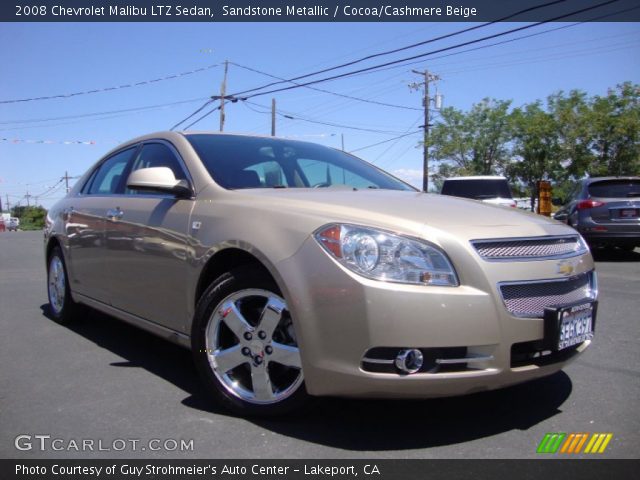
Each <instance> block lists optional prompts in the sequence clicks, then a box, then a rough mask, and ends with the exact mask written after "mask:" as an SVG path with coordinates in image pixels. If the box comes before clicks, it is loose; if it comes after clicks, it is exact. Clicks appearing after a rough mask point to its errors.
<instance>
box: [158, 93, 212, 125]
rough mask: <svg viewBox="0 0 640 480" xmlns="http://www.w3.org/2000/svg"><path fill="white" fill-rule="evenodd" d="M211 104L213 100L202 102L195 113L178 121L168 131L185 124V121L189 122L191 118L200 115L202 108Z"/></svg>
mask: <svg viewBox="0 0 640 480" xmlns="http://www.w3.org/2000/svg"><path fill="white" fill-rule="evenodd" d="M212 102H213V98H209V100H207V101H206V102H204V103H203V104H202V106H201V107H200V108H198V109H197V110H196V111H195V112H193V113H192V114H190V115H189V116H188V117H186V118H183V119H182V120H180V121H179V122H178V123H176V124H175V125H174V126H173V127H171V128H170V129H169V130H173V129H174V128H177V127H178V126H179V125H180V124H182V123H184V122H186V121H187V120H189V119H190V118H191V117H193V116H194V115H196V114H198V113H200V112H201V111H202V110H204V108H205V107H206V106H207V105H209V104H211V103H212Z"/></svg>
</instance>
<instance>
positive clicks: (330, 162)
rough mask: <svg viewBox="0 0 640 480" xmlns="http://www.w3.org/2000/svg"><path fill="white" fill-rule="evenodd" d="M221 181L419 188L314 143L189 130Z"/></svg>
mask: <svg viewBox="0 0 640 480" xmlns="http://www.w3.org/2000/svg"><path fill="white" fill-rule="evenodd" d="M186 138H187V139H188V140H189V142H190V143H191V145H192V146H193V148H194V149H195V150H196V152H197V153H198V155H199V156H200V159H201V160H202V163H203V164H204V166H205V167H206V169H207V170H208V171H209V174H210V175H211V177H213V179H214V180H215V181H216V183H218V184H219V185H221V186H223V187H224V188H228V189H240V188H310V187H314V188H322V187H341V186H342V187H347V188H357V189H366V188H371V189H378V188H379V189H385V190H414V189H413V188H412V187H411V186H409V185H408V184H406V183H404V182H402V181H400V180H398V179H396V178H394V177H392V176H391V175H389V174H387V173H385V172H383V171H382V170H379V169H377V168H375V167H374V166H372V165H370V164H368V163H366V162H365V161H363V160H360V159H358V158H356V157H354V156H352V155H349V154H346V153H344V152H340V151H338V150H334V149H332V148H328V147H324V146H322V145H316V144H313V143H306V142H298V141H289V140H282V139H274V138H263V137H243V136H235V135H211V134H189V135H186Z"/></svg>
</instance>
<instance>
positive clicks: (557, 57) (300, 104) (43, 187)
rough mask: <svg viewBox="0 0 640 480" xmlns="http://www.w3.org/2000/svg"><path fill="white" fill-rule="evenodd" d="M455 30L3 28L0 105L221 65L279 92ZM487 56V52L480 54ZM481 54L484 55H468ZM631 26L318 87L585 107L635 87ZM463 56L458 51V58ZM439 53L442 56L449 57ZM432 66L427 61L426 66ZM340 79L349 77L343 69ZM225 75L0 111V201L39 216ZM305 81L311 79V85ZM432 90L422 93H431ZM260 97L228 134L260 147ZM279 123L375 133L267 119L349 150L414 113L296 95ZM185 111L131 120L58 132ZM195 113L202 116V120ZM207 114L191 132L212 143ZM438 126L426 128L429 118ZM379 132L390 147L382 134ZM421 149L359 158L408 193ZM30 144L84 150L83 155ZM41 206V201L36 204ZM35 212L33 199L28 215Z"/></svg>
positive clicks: (563, 33)
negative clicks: (102, 162)
mask: <svg viewBox="0 0 640 480" xmlns="http://www.w3.org/2000/svg"><path fill="white" fill-rule="evenodd" d="M471 25H472V24H469V23H466V24H455V23H335V24H327V23H323V24H317V23H265V24H259V23H216V24H205V23H196V24H181V23H165V24H162V23H145V24H135V23H130V24H128V23H112V24H104V23H102V24H101V23H76V24H70V23H44V24H37V23H31V24H3V25H2V27H1V28H0V58H2V61H3V74H2V76H1V77H0V101H2V100H13V99H22V98H31V97H39V96H48V95H57V94H66V93H73V92H78V91H86V90H92V89H99V88H106V87H112V86H118V85H122V84H129V83H135V82H140V81H144V80H150V79H155V78H159V77H164V76H166V75H170V74H175V73H181V72H186V71H190V70H193V69H196V68H201V67H206V66H208V65H212V64H218V63H222V62H224V60H226V59H228V60H230V61H232V62H236V63H238V64H241V65H246V66H248V67H251V68H254V69H258V70H262V71H265V72H268V73H271V74H273V75H277V76H281V77H287V78H290V77H292V76H296V75H301V74H304V73H307V72H310V71H313V70H318V69H321V68H325V67H329V66H333V65H336V64H339V63H343V62H346V61H349V60H352V59H356V58H359V57H362V56H365V55H367V54H371V53H376V52H379V51H384V50H389V49H393V48H397V47H401V46H404V45H408V44H411V43H415V42H419V41H422V40H426V39H429V38H432V37H435V36H438V35H441V34H444V33H448V32H453V31H457V30H461V29H463V28H466V27H468V26H471ZM522 25H525V24H511V23H502V24H496V25H492V26H489V27H486V28H482V29H479V30H477V31H475V32H470V33H467V34H464V35H460V36H457V37H454V38H451V39H448V40H444V41H441V42H437V43H434V44H431V45H427V46H423V47H419V48H416V49H412V50H409V51H406V52H402V53H399V54H395V55H391V56H389V57H384V58H382V59H378V60H376V61H373V62H367V63H363V64H361V65H362V66H368V65H372V64H375V63H381V62H382V61H384V60H387V59H388V60H393V59H397V58H401V57H405V56H410V55H414V54H419V53H423V52H427V51H430V50H433V49H436V48H441V47H446V46H448V45H454V44H456V43H459V42H462V41H466V40H471V39H474V38H478V37H481V36H485V35H489V34H491V33H497V32H500V31H504V30H508V29H510V28H515V27H518V26H522ZM564 25H567V24H560V23H555V24H550V25H543V26H538V27H535V28H531V29H529V30H526V31H524V32H520V33H516V34H513V35H509V36H505V37H501V38H500V39H497V40H494V41H493V42H495V41H499V40H505V39H510V38H514V37H518V36H522V35H527V34H531V33H537V32H542V31H544V30H551V29H556V28H558V27H561V26H564ZM487 43H491V42H487ZM478 45H481V44H478ZM639 47H640V24H638V23H615V24H612V23H591V24H581V25H577V26H572V27H569V28H564V29H560V30H556V31H552V32H548V33H545V34H541V35H538V36H534V37H530V38H526V39H523V40H519V41H514V42H511V43H507V44H503V45H499V46H495V47H491V48H486V49H482V50H478V51H475V52H468V53H463V54H459V55H454V56H450V57H447V58H430V57H426V58H425V59H424V60H423V61H421V62H420V63H418V64H415V65H411V66H404V67H399V68H394V69H389V70H385V71H381V72H377V73H372V74H366V75H358V76H354V77H352V78H348V79H341V80H336V81H331V82H326V83H322V84H319V85H317V87H319V88H323V89H327V90H331V91H333V92H337V93H341V94H346V95H351V96H356V97H361V98H365V99H371V100H375V101H378V102H386V103H392V104H397V105H404V106H409V107H413V108H417V109H419V108H420V107H421V94H420V93H417V92H415V91H413V92H411V91H410V90H409V88H408V84H409V83H411V82H414V81H416V80H417V79H418V77H417V76H416V75H415V74H413V73H411V69H424V68H428V69H429V70H430V71H432V72H434V73H436V74H438V75H439V76H440V77H441V80H440V81H438V82H437V83H436V86H437V90H438V92H439V93H440V94H442V95H444V104H445V106H454V107H456V108H460V109H464V110H466V109H469V108H470V107H471V106H472V105H473V104H474V103H476V102H478V101H480V100H482V99H483V98H485V97H491V98H497V99H512V100H513V105H514V106H519V105H522V104H524V103H528V102H532V101H535V100H537V99H544V98H545V97H547V96H548V95H549V94H551V93H554V92H556V91H558V90H565V91H568V90H571V89H581V90H584V91H586V92H587V93H589V94H591V95H596V94H598V95H603V94H606V91H607V88H609V87H613V86H615V85H616V84H618V83H621V82H624V81H632V82H635V83H640V55H639V54H638V52H639V51H640V48H639ZM467 48H468V47H467ZM449 53H450V52H449ZM434 57H437V55H435V56H434ZM347 70H349V69H347ZM222 73H223V69H222V68H221V67H215V68H211V69H208V70H205V71H203V72H200V73H195V74H192V75H185V76H183V77H180V78H177V79H171V80H166V81H160V82H155V83H153V84H150V85H144V86H139V87H132V88H123V89H117V90H113V91H108V92H102V93H95V94H89V95H78V96H75V97H71V98H65V99H52V100H41V101H31V102H20V103H9V104H0V138H6V139H9V140H10V141H0V195H1V196H2V201H3V204H4V202H5V200H6V195H7V194H8V195H9V200H10V201H11V203H15V202H17V201H21V202H22V204H25V203H26V202H25V199H24V195H25V193H26V192H27V190H28V191H29V193H30V194H32V195H40V198H39V199H38V201H39V203H41V204H42V205H44V206H45V207H48V206H50V205H51V204H52V203H53V201H55V199H57V198H60V197H61V196H62V195H63V190H62V189H60V188H59V187H60V185H58V186H57V187H56V188H54V189H53V190H49V189H50V188H51V187H52V186H55V184H56V183H57V182H58V180H59V179H60V177H61V176H62V175H64V173H65V171H68V172H69V175H72V176H76V175H80V174H82V173H83V172H84V171H85V170H86V169H87V168H88V167H89V166H90V165H92V164H93V163H94V162H95V161H96V160H97V159H98V158H99V157H100V156H102V155H103V154H104V153H105V152H107V151H108V150H110V149H111V148H113V147H115V146H116V145H117V144H118V143H119V142H122V141H125V140H128V139H130V138H132V137H135V136H137V135H140V134H144V133H149V132H152V131H158V130H166V129H168V128H170V127H171V126H172V125H174V124H175V123H177V122H178V121H179V120H181V119H183V118H184V117H185V116H187V115H188V114H190V113H191V112H193V111H194V110H195V109H196V108H198V107H199V106H200V105H201V104H202V103H203V99H204V98H206V97H208V96H210V95H216V94H218V93H219V88H220V82H221V80H222ZM314 78H315V77H314ZM270 81H271V80H270V79H269V78H267V77H264V76H262V75H260V74H257V73H254V72H250V71H247V70H243V69H240V68H238V67H235V66H233V65H232V66H230V69H229V77H228V92H229V93H233V92H238V91H241V90H245V89H249V88H253V87H256V86H260V85H263V84H265V83H268V82H270ZM432 88H433V87H432ZM271 97H272V96H271V95H266V96H262V97H257V98H255V99H252V102H254V103H255V104H253V105H243V104H240V103H237V104H230V105H228V106H227V123H226V125H225V131H227V132H239V133H255V134H269V133H270V115H269V114H266V113H260V112H261V111H263V110H264V109H263V108H262V107H261V105H262V106H265V107H268V106H269V105H270V103H271ZM275 97H276V101H277V106H278V110H279V111H282V112H283V113H286V114H289V115H292V116H294V117H300V116H302V117H304V118H307V119H310V120H314V121H318V122H325V123H332V124H341V125H348V126H352V127H356V128H361V129H367V130H377V131H380V132H369V131H362V130H355V129H348V128H342V127H338V126H329V125H322V124H317V123H310V122H305V121H302V120H299V119H296V120H290V119H285V118H281V117H280V118H278V125H277V134H278V135H279V136H288V137H294V138H300V139H306V140H309V141H314V142H318V143H322V144H326V145H330V146H334V147H340V143H341V135H344V140H345V149H346V150H347V151H351V150H355V149H359V148H361V147H365V146H367V145H371V144H374V143H377V142H381V141H383V140H386V139H389V138H393V137H395V136H398V135H399V134H401V133H403V132H408V131H413V130H416V129H417V127H418V126H419V125H422V123H423V122H422V113H421V112H420V111H419V110H410V109H399V108H390V107H384V106H378V105H373V104H369V103H363V102H359V101H356V100H350V99H345V98H340V97H336V96H332V95H329V94H325V93H321V92H317V91H312V90H309V89H305V88H300V89H295V90H291V91H288V92H281V93H277V94H275ZM186 100H192V101H190V102H189V103H181V104H178V105H169V106H164V107H158V108H150V109H147V110H142V111H137V112H124V113H118V114H105V115H100V116H90V117H83V118H65V119H57V120H45V121H34V120H40V119H55V118H58V117H70V116H77V115H85V114H92V113H99V112H110V111H114V110H123V109H132V108H137V107H147V106H154V105H163V104H168V103H174V102H181V101H186ZM205 111H206V110H205ZM218 118H219V117H218V113H217V112H216V113H214V114H212V115H210V116H209V117H207V118H206V119H205V120H203V121H202V122H200V123H199V124H198V125H197V126H196V127H194V128H197V129H212V130H217V129H218V126H219V125H218ZM436 118H437V117H436ZM381 132H387V133H381ZM419 139H420V135H419V134H418V135H412V136H407V137H404V138H402V139H399V140H397V141H392V142H388V143H385V144H382V145H380V146H378V147H372V148H367V149H363V150H360V151H358V152H357V155H359V156H361V157H362V158H364V159H366V160H368V161H370V162H373V163H375V164H377V165H379V166H381V167H382V168H385V169H387V170H389V171H391V172H394V173H395V174H397V175H399V176H401V177H403V178H405V179H407V180H409V181H411V182H412V183H414V184H416V185H418V184H419V177H420V169H421V164H422V151H421V149H420V148H417V142H418V141H419ZM25 140H28V141H42V140H46V141H50V142H64V141H90V142H95V143H94V144H92V145H84V144H62V143H45V144H42V143H40V144H38V143H36V144H33V143H26V142H25ZM44 193H46V194H45V195H43V194H44ZM33 200H34V199H32V201H33Z"/></svg>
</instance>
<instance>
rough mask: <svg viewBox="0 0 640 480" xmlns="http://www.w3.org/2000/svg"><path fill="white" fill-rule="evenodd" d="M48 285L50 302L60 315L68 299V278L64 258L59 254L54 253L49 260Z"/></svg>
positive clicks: (54, 310)
mask: <svg viewBox="0 0 640 480" xmlns="http://www.w3.org/2000/svg"><path fill="white" fill-rule="evenodd" d="M48 287H49V288H48V290H49V303H50V304H51V308H52V309H53V312H54V313H55V314H56V315H59V314H60V313H61V312H62V309H63V308H64V302H65V300H66V299H65V292H66V278H65V274H64V266H63V265H62V260H61V259H60V257H58V256H57V255H53V256H52V257H51V261H50V262H49V278H48Z"/></svg>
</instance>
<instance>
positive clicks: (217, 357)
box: [211, 345, 249, 373]
mask: <svg viewBox="0 0 640 480" xmlns="http://www.w3.org/2000/svg"><path fill="white" fill-rule="evenodd" d="M211 356H212V357H213V363H214V365H215V366H216V368H217V369H218V370H219V371H220V372H221V373H227V372H228V371H229V370H233V369H234V368H236V367H237V366H239V365H242V364H243V363H246V362H248V361H249V359H248V358H247V357H245V356H244V355H243V354H242V347H241V346H240V345H235V346H233V347H231V348H226V349H224V350H216V351H215V352H213V353H212V354H211Z"/></svg>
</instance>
